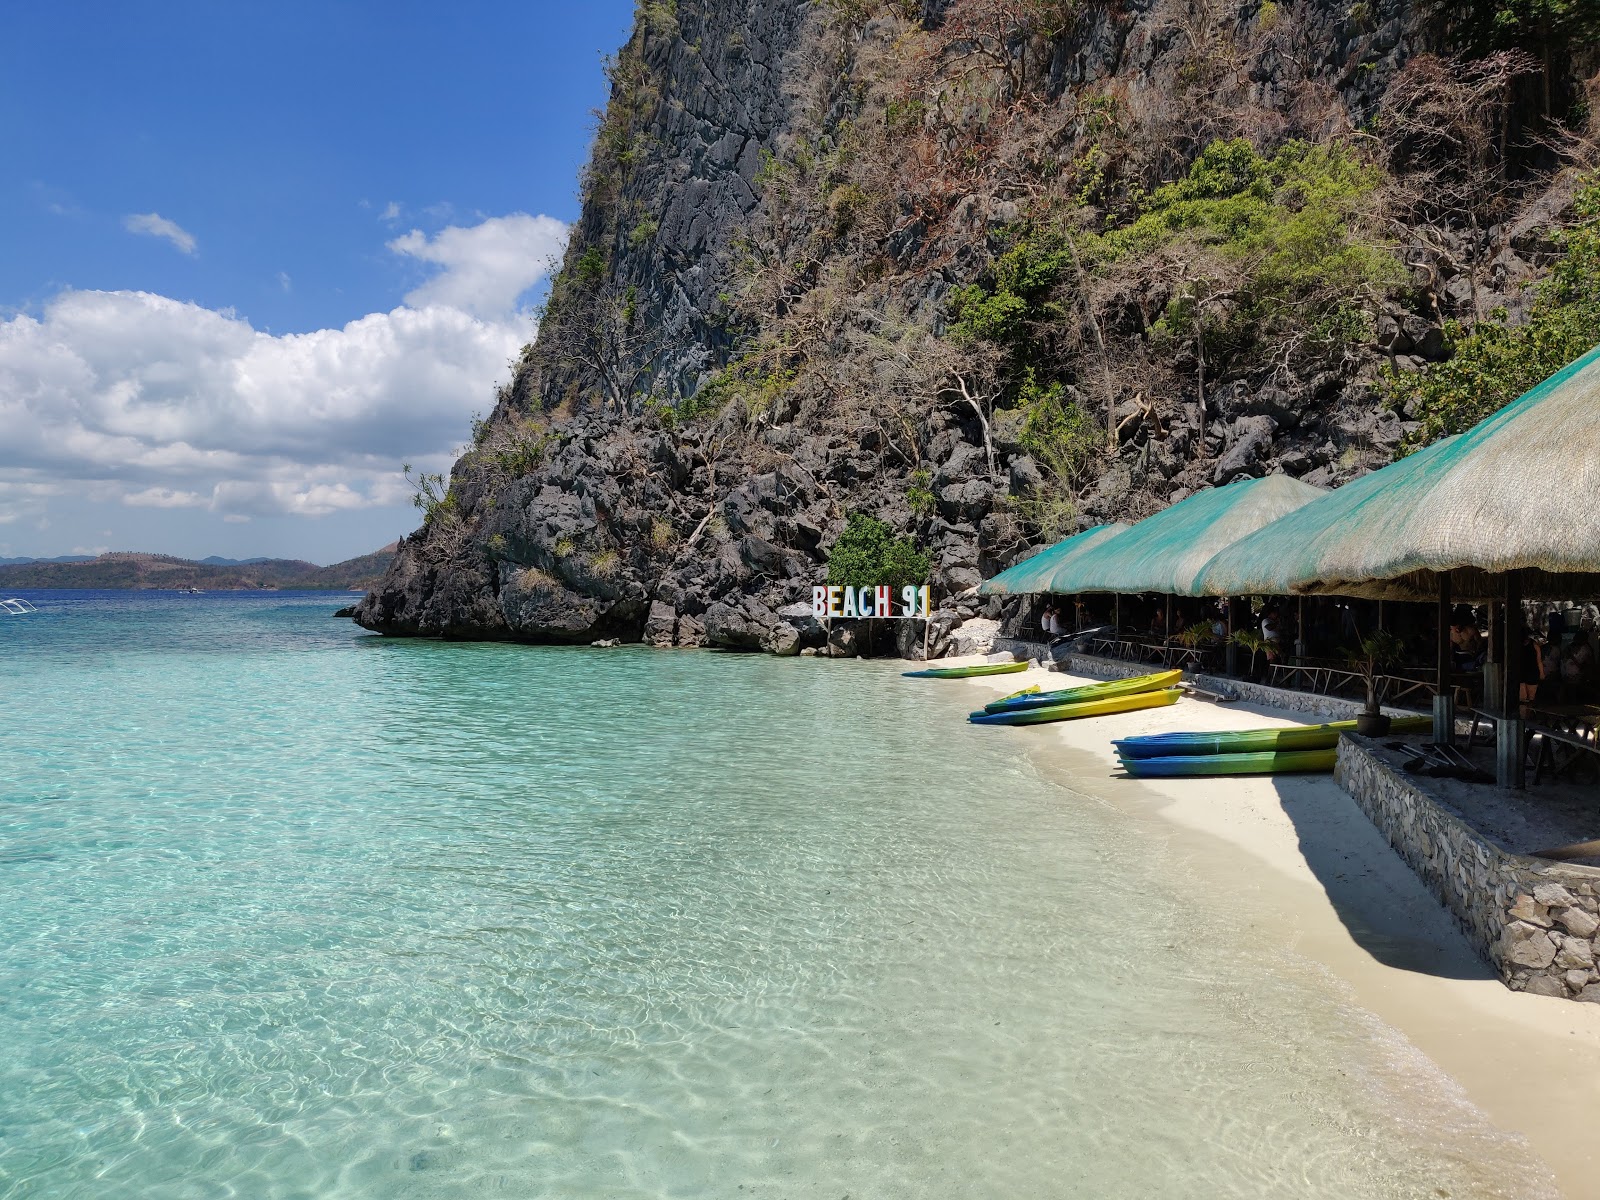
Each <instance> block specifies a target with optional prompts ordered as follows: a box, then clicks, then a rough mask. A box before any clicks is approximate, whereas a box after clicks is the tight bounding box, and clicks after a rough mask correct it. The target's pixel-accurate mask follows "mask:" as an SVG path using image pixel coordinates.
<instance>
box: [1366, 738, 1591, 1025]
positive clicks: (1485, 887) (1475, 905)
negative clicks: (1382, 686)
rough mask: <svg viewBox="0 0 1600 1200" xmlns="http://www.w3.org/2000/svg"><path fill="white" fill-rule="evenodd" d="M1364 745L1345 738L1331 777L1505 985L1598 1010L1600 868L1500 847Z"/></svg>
mask: <svg viewBox="0 0 1600 1200" xmlns="http://www.w3.org/2000/svg"><path fill="white" fill-rule="evenodd" d="M1369 745H1370V743H1367V742H1366V739H1363V738H1356V737H1352V736H1350V735H1348V734H1347V735H1345V736H1344V737H1343V738H1341V739H1340V742H1339V759H1338V765H1337V767H1336V768H1335V770H1334V778H1335V779H1336V780H1337V781H1338V782H1339V785H1340V786H1341V787H1342V788H1344V790H1345V791H1346V792H1348V793H1350V795H1351V796H1352V797H1354V799H1355V802H1356V804H1357V805H1359V806H1360V808H1361V811H1362V812H1364V813H1366V814H1367V816H1368V817H1369V818H1371V820H1372V823H1373V824H1374V825H1376V826H1377V827H1378V829H1379V830H1380V831H1381V832H1382V833H1383V835H1384V836H1385V837H1386V838H1388V839H1389V844H1390V845H1391V846H1393V847H1394V848H1395V851H1396V853H1398V854H1399V855H1400V857H1401V858H1403V859H1405V861H1406V862H1407V863H1408V864H1409V865H1410V866H1411V868H1412V870H1414V871H1415V872H1416V873H1417V876H1418V877H1419V878H1420V879H1421V880H1422V882H1423V883H1424V884H1426V885H1427V887H1428V890H1429V891H1431V892H1432V893H1433V894H1434V895H1435V896H1437V897H1438V898H1439V900H1440V902H1441V903H1443V904H1444V906H1445V908H1446V909H1447V910H1448V911H1449V912H1450V915H1451V916H1453V917H1454V918H1455V920H1456V924H1458V925H1459V926H1460V927H1461V929H1462V931H1463V932H1464V933H1465V934H1466V935H1467V940H1468V941H1469V942H1471V943H1472V946H1473V949H1475V950H1476V951H1477V952H1478V953H1479V955H1481V956H1482V957H1483V958H1484V959H1485V960H1487V961H1488V963H1489V965H1490V966H1492V967H1494V968H1495V970H1496V971H1498V972H1499V974H1500V978H1501V979H1502V980H1503V981H1504V982H1505V984H1506V986H1507V987H1509V988H1511V989H1512V990H1513V991H1519V992H1533V993H1536V994H1537V995H1541V996H1560V997H1563V998H1567V999H1575V1000H1587V1001H1593V1002H1597V1003H1600V971H1597V970H1596V969H1595V960H1596V957H1597V956H1600V937H1597V932H1600V869H1597V868H1594V867H1583V866H1575V865H1572V864H1567V863H1555V862H1549V861H1547V860H1544V859H1538V858H1529V857H1528V856H1527V855H1523V854H1513V853H1511V852H1509V851H1507V850H1504V849H1502V848H1500V847H1499V846H1497V845H1495V844H1494V843H1493V842H1491V841H1490V840H1489V839H1488V838H1486V837H1484V836H1483V835H1482V834H1481V833H1479V832H1478V831H1477V830H1476V829H1474V828H1473V827H1472V826H1470V825H1468V824H1467V823H1466V822H1465V821H1463V820H1462V819H1461V818H1460V817H1458V816H1456V815H1455V814H1454V813H1453V812H1451V811H1450V810H1449V809H1448V808H1447V807H1446V806H1445V805H1444V804H1443V803H1442V802H1441V801H1440V800H1439V799H1437V798H1435V797H1434V796H1431V795H1429V794H1428V793H1427V792H1426V791H1425V790H1424V789H1425V787H1426V781H1425V780H1419V779H1414V778H1411V777H1409V776H1405V775H1402V774H1400V773H1398V772H1397V771H1395V770H1394V769H1393V768H1392V767H1390V766H1389V765H1388V764H1387V763H1385V762H1383V761H1382V760H1381V759H1379V758H1378V757H1377V756H1376V755H1375V754H1373V753H1372V751H1371V750H1370V749H1369V748H1368V747H1369Z"/></svg>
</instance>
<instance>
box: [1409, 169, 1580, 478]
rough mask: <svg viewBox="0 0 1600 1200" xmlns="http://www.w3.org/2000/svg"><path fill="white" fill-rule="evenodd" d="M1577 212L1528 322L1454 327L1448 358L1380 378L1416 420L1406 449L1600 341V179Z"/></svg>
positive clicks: (1468, 419)
mask: <svg viewBox="0 0 1600 1200" xmlns="http://www.w3.org/2000/svg"><path fill="white" fill-rule="evenodd" d="M1574 208H1575V212H1576V215H1577V221H1576V222H1575V223H1574V224H1573V225H1572V226H1571V227H1570V228H1568V229H1566V230H1564V231H1562V232H1561V233H1560V234H1558V235H1557V239H1556V240H1557V244H1558V248H1559V253H1560V257H1559V258H1558V259H1557V261H1556V263H1555V265H1554V266H1553V267H1552V268H1551V270H1550V274H1549V276H1548V277H1546V279H1545V280H1544V281H1543V282H1542V283H1541V284H1540V285H1539V290H1538V294H1537V298H1536V299H1535V300H1534V303H1533V307H1532V309H1531V310H1530V311H1529V313H1528V320H1527V323H1526V324H1523V325H1510V324H1508V323H1507V321H1506V314H1505V312H1504V311H1503V310H1499V311H1496V312H1495V313H1494V314H1493V315H1491V317H1490V318H1489V319H1488V320H1486V321H1481V322H1479V323H1478V325H1477V327H1476V328H1475V329H1473V330H1472V332H1470V333H1468V332H1466V330H1465V329H1464V328H1463V327H1462V326H1461V325H1459V324H1457V323H1454V322H1452V323H1451V324H1449V325H1447V326H1446V328H1445V334H1446V338H1447V340H1448V342H1449V343H1450V346H1451V350H1452V354H1451V356H1450V358H1449V359H1448V360H1446V361H1445V362H1442V363H1433V364H1431V365H1429V366H1426V367H1423V368H1422V369H1421V370H1418V371H1393V370H1390V371H1388V372H1387V373H1386V374H1385V376H1384V377H1383V379H1382V380H1380V382H1379V391H1380V393H1381V394H1382V395H1383V397H1384V398H1385V399H1386V400H1387V401H1388V402H1389V404H1391V405H1392V406H1393V407H1395V408H1399V409H1405V410H1407V411H1408V412H1409V413H1410V414H1411V415H1412V416H1413V417H1414V418H1415V419H1417V420H1419V421H1420V422H1421V425H1420V426H1419V427H1418V429H1417V430H1416V432H1415V433H1413V434H1412V435H1411V437H1410V438H1409V439H1408V440H1407V442H1406V444H1405V446H1404V447H1403V449H1404V450H1405V451H1406V452H1409V451H1412V450H1416V449H1418V448H1420V447H1422V446H1425V445H1427V444H1428V443H1429V442H1432V441H1436V440H1437V439H1439V438H1441V437H1446V436H1448V435H1450V434H1452V433H1460V432H1461V431H1462V430H1464V429H1469V428H1471V427H1472V426H1473V425H1476V424H1477V423H1478V422H1479V421H1481V420H1483V419H1484V418H1485V417H1487V416H1488V415H1489V414H1490V413H1493V412H1496V411H1497V410H1499V409H1501V408H1503V407H1505V406H1506V405H1507V404H1509V403H1510V402H1511V401H1513V400H1515V399H1516V398H1517V397H1518V396H1520V395H1522V393H1524V392H1526V391H1527V390H1528V389H1529V388H1531V387H1533V386H1534V385H1535V384H1537V383H1539V382H1540V381H1542V380H1544V379H1547V378H1549V377H1550V376H1551V375H1553V374H1555V373H1556V372H1557V371H1559V370H1560V369H1561V368H1562V367H1564V366H1566V365H1567V364H1568V363H1570V362H1571V361H1572V360H1573V359H1575V358H1578V357H1579V356H1580V355H1583V354H1586V353H1588V352H1589V351H1590V350H1591V349H1593V348H1594V346H1595V345H1596V344H1597V343H1600V174H1590V175H1588V176H1586V177H1585V178H1584V180H1583V182H1582V184H1581V186H1580V187H1579V189H1578V192H1577V194H1576V198H1575V202H1574Z"/></svg>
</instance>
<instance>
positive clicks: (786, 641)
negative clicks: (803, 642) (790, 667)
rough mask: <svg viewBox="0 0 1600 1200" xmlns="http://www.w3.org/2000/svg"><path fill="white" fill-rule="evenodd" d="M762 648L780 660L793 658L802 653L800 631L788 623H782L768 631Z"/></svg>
mask: <svg viewBox="0 0 1600 1200" xmlns="http://www.w3.org/2000/svg"><path fill="white" fill-rule="evenodd" d="M761 647H762V649H764V650H765V651H766V652H767V653H768V654H776V655H777V656H778V657H779V658H793V657H794V656H795V655H797V654H799V653H800V649H801V647H800V631H799V630H798V629H796V628H795V627H794V626H793V625H790V624H788V623H787V622H782V621H780V622H779V623H778V624H776V625H774V626H773V627H772V628H771V629H769V630H768V631H767V636H766V637H765V638H763V639H762V642H761Z"/></svg>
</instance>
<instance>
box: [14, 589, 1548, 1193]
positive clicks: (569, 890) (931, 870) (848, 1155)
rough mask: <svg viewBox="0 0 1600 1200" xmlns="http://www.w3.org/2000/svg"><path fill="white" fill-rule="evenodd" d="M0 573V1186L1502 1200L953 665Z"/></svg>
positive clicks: (1481, 1131) (1450, 1138)
mask: <svg viewBox="0 0 1600 1200" xmlns="http://www.w3.org/2000/svg"><path fill="white" fill-rule="evenodd" d="M30 595H33V596H34V598H35V599H36V602H38V603H39V605H40V608H41V610H42V611H41V612H40V613H39V614H37V615H36V616H31V617H26V618H0V622H3V623H0V655H3V657H0V686H3V690H4V693H5V695H6V696H7V697H8V700H9V717H8V720H7V723H6V724H5V725H4V727H3V728H0V1197H13V1196H15V1197H21V1196H29V1197H46V1196H47V1197H67V1196H72V1197H76V1196H94V1197H113V1198H121V1197H160V1198H164V1197H174V1198H176V1197H184V1198H188V1197H212V1196H244V1197H265V1198H272V1200H277V1198H286V1197H480V1196H484V1195H502V1194H503V1195H507V1196H519V1197H529V1196H572V1197H577V1196H640V1197H644V1196H674V1197H679V1196H681V1197H689V1196H705V1197H724V1196H726V1197H746V1196H766V1197H791V1196H794V1197H810V1196H817V1197H829V1198H832V1200H837V1198H838V1197H841V1196H845V1195H847V1194H848V1195H849V1196H851V1197H854V1198H856V1200H862V1198H865V1197H887V1196H906V1197H929V1196H994V1197H1020V1196H1095V1197H1121V1196H1127V1197H1136V1196H1153V1195H1154V1196H1207V1197H1231V1196H1240V1197H1246V1196H1248V1197H1267V1196H1290V1195H1293V1196H1352V1197H1368V1196H1370V1197H1391V1196H1393V1197H1402V1196H1404V1197H1410V1196H1437V1195H1442V1194H1449V1195H1455V1196H1469V1195H1471V1196H1483V1195H1519V1194H1527V1193H1524V1192H1519V1191H1518V1190H1517V1186H1518V1185H1517V1184H1516V1180H1517V1179H1518V1177H1519V1176H1518V1174H1517V1172H1516V1171H1515V1170H1514V1169H1513V1170H1509V1171H1508V1170H1506V1168H1507V1167H1508V1166H1511V1167H1513V1168H1514V1167H1515V1165H1516V1164H1518V1163H1520V1162H1521V1161H1523V1160H1524V1159H1525V1154H1524V1152H1523V1151H1522V1150H1521V1149H1520V1148H1519V1147H1518V1146H1517V1145H1515V1144H1514V1143H1511V1142H1509V1141H1508V1140H1506V1139H1499V1138H1497V1136H1496V1135H1494V1134H1493V1132H1492V1131H1490V1130H1488V1129H1487V1128H1486V1127H1484V1126H1483V1125H1482V1124H1481V1122H1479V1121H1478V1120H1477V1118H1476V1117H1475V1115H1474V1114H1473V1113H1472V1112H1471V1111H1470V1110H1467V1109H1466V1108H1465V1107H1464V1106H1462V1105H1461V1104H1459V1103H1458V1102H1454V1101H1451V1100H1450V1098H1449V1097H1448V1096H1445V1095H1441V1096H1440V1097H1439V1099H1438V1103H1437V1107H1431V1106H1428V1105H1427V1104H1426V1103H1424V1106H1423V1107H1422V1108H1420V1109H1419V1108H1417V1107H1415V1106H1413V1107H1411V1108H1409V1109H1408V1110H1407V1111H1404V1112H1401V1111H1398V1110H1396V1108H1395V1107H1394V1101H1393V1097H1392V1096H1391V1095H1390V1094H1389V1093H1387V1092H1386V1091H1385V1090H1384V1089H1382V1088H1381V1087H1378V1086H1375V1081H1376V1080H1378V1079H1380V1078H1381V1076H1382V1074H1383V1073H1384V1072H1385V1071H1395V1070H1400V1071H1403V1072H1405V1073H1407V1074H1408V1075H1416V1073H1417V1072H1420V1071H1422V1070H1423V1064H1419V1063H1418V1062H1416V1061H1415V1060H1414V1059H1413V1058H1411V1057H1409V1056H1408V1055H1407V1053H1406V1051H1405V1048H1404V1047H1403V1046H1399V1045H1397V1044H1396V1043H1395V1042H1394V1040H1393V1039H1392V1038H1390V1037H1388V1036H1387V1035H1386V1034H1385V1033H1384V1031H1382V1030H1381V1029H1380V1028H1377V1027H1375V1026H1374V1025H1373V1024H1372V1023H1371V1022H1370V1021H1364V1020H1361V1019H1360V1018H1359V1017H1358V1016H1357V1015H1356V1014H1353V1013H1351V1012H1350V1011H1348V1010H1347V1009H1345V1008H1344V1007H1343V1006H1342V1005H1341V1003H1340V1002H1339V999H1338V995H1337V992H1336V991H1335V990H1334V989H1333V988H1331V987H1330V985H1329V983H1328V981H1327V980H1326V979H1324V978H1322V977H1320V976H1319V975H1317V974H1316V973H1315V972H1314V971H1312V970H1311V969H1309V968H1308V967H1306V966H1305V965H1304V964H1299V963H1295V962H1283V961H1267V960H1264V959H1263V958H1262V957H1261V956H1260V954H1259V953H1258V952H1256V951H1254V950H1252V946H1251V939H1250V936H1249V932H1248V928H1247V926H1246V924H1245V920H1244V918H1235V917H1233V916H1232V915H1230V914H1229V913H1227V912H1225V911H1208V908H1207V904H1206V898H1205V896H1204V895H1202V894H1200V889H1199V887H1198V885H1197V884H1196V882H1195V881H1194V880H1193V879H1191V878H1189V877H1188V876H1187V875H1186V874H1185V872H1184V871H1183V869H1182V867H1181V865H1179V864H1175V863H1173V862H1172V861H1170V860H1169V858H1168V857H1167V855H1166V854H1165V853H1164V852H1163V850H1162V847H1161V845H1159V844H1156V843H1152V842H1147V841H1145V840H1143V839H1144V838H1145V836H1146V835H1143V834H1141V833H1140V832H1139V831H1138V830H1137V829H1135V828H1132V827H1131V826H1130V823H1129V822H1128V821H1127V820H1126V819H1125V818H1122V817H1120V816H1119V814H1117V813H1116V812H1114V811H1111V810H1110V809H1108V808H1106V807H1105V806H1103V805H1100V804H1098V803H1096V802H1095V801H1093V800H1092V799H1091V798H1088V797H1084V796H1080V795H1076V794H1074V793H1072V792H1069V791H1067V790H1065V789H1063V788H1060V787H1057V786H1054V785H1052V784H1050V783H1049V782H1047V781H1045V780H1043V779H1041V778H1040V777H1039V776H1038V775H1037V774H1036V772H1035V770H1034V769H1033V767H1032V766H1031V765H1030V764H1029V763H1027V762H1026V761H1021V760H1018V759H1017V758H1016V757H1015V756H1014V747H1015V745H1016V742H1015V740H1014V739H997V738H995V737H993V736H992V735H993V732H994V731H992V730H983V729H978V728H976V727H969V726H967V725H965V724H964V723H963V722H962V720H961V717H962V715H963V714H964V712H965V710H966V708H967V707H968V706H969V704H970V703H971V700H972V698H973V695H974V693H973V691H972V690H971V689H970V688H968V687H967V686H965V685H958V684H955V685H941V684H938V683H930V682H927V681H911V680H903V679H901V678H899V676H898V673H897V671H896V669H895V668H894V667H893V666H892V665H889V664H873V663H851V664H838V663H827V662H819V661H814V660H801V661H783V662H780V661H775V660H772V659H769V658H765V657H738V656H731V655H715V654H706V653H663V652H651V651H645V650H620V651H609V652H603V651H595V650H588V649H555V648H551V649H544V648H530V647H516V646H494V645H447V644H441V643H433V642H397V641H386V640H383V639H379V638H375V637H371V636H369V635H365V634H363V633H362V632H361V631H359V630H356V629H354V628H353V627H352V626H351V625H350V624H349V623H348V622H345V621H337V620H333V619H330V617H329V616H328V614H329V613H330V612H331V611H332V609H333V608H334V607H335V606H336V605H337V604H339V603H343V598H342V597H328V596H326V595H323V596H294V595H289V594H279V595H269V596H261V595H216V596H205V597H178V596H153V595H142V594H127V593H98V594H95V593H59V594H54V595H51V594H45V593H37V594H33V593H30ZM986 735H987V736H986ZM1424 1079H1425V1076H1424ZM1413 1090H1414V1091H1415V1090H1417V1089H1413ZM1422 1090H1423V1091H1424V1092H1426V1089H1422ZM1480 1161H1481V1162H1484V1163H1486V1164H1487V1165H1485V1166H1482V1167H1480V1166H1478V1165H1476V1163H1477V1162H1480ZM1523 1178H1526V1176H1523ZM1500 1180H1504V1181H1505V1182H1503V1183H1502V1182H1497V1181H1500Z"/></svg>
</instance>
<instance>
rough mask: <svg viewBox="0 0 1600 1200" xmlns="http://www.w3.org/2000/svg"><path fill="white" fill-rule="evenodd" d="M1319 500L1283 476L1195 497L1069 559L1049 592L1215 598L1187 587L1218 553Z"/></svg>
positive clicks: (1308, 489) (1314, 491) (1306, 487)
mask: <svg viewBox="0 0 1600 1200" xmlns="http://www.w3.org/2000/svg"><path fill="white" fill-rule="evenodd" d="M1326 494H1327V493H1326V492H1325V491H1324V490H1323V489H1322V488H1319V487H1314V486H1312V485H1311V484H1309V483H1302V482H1301V481H1300V480H1298V479H1291V478H1289V477H1288V476H1287V475H1268V476H1267V477H1266V478H1265V479H1244V480H1241V481H1239V482H1238V483H1230V484H1229V485H1228V486H1227V487H1220V488H1210V489H1207V490H1206V491H1203V492H1197V493H1195V494H1194V495H1193V496H1190V497H1189V498H1188V499H1186V500H1182V501H1180V502H1179V503H1177V504H1174V505H1173V506H1172V507H1171V508H1168V509H1165V510H1164V511H1162V512H1159V513H1157V514H1156V515H1155V516H1153V517H1148V518H1146V519H1145V520H1143V521H1140V522H1139V523H1138V524H1137V525H1134V526H1132V527H1131V528H1129V529H1127V530H1125V531H1124V532H1122V533H1119V534H1118V535H1117V536H1116V537H1113V538H1108V539H1106V540H1105V541H1103V542H1101V543H1100V544H1099V545H1098V546H1095V547H1093V548H1092V549H1090V550H1088V551H1087V552H1085V553H1083V554H1080V555H1077V556H1075V557H1074V558H1073V560H1072V561H1071V562H1069V563H1066V564H1065V565H1063V566H1062V567H1060V568H1058V569H1057V570H1056V571H1055V572H1054V573H1053V574H1052V576H1051V577H1050V590H1051V591H1052V592H1058V593H1063V594H1071V593H1075V592H1122V593H1125V594H1126V593H1134V592H1167V593H1171V594H1172V595H1176V596H1198V595H1207V594H1215V593H1203V592H1197V591H1195V590H1194V580H1195V576H1196V575H1198V574H1199V572H1200V568H1201V567H1203V566H1205V564H1206V562H1207V561H1208V560H1210V558H1211V557H1212V556H1213V555H1215V554H1216V553H1217V551H1219V550H1221V549H1222V548H1223V547H1224V546H1228V545H1231V544H1232V543H1234V542H1236V541H1238V540H1239V539H1240V538H1241V537H1244V536H1245V535H1246V534H1248V533H1253V532H1255V531H1256V530H1257V529H1260V528H1261V527H1262V526H1263V525H1267V524H1269V523H1271V522H1272V521H1275V520H1277V519H1278V518H1279V517H1281V516H1283V515H1284V514H1286V513H1290V512H1293V511H1294V510H1295V509H1297V508H1300V507H1302V506H1303V505H1305V504H1308V503H1310V502H1311V501H1312V500H1315V499H1317V498H1318V497H1319V496H1324V495H1326Z"/></svg>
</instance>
